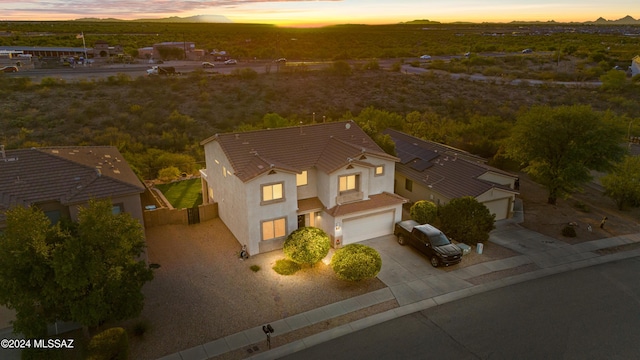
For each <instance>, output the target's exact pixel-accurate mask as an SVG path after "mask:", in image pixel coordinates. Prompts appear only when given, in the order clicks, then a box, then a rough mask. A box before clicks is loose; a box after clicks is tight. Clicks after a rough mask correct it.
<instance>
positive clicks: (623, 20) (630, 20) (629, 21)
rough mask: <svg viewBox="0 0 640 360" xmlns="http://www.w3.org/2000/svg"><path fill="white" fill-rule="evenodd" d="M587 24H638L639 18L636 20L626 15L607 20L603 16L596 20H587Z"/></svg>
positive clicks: (639, 22)
mask: <svg viewBox="0 0 640 360" xmlns="http://www.w3.org/2000/svg"><path fill="white" fill-rule="evenodd" d="M588 24H595V25H640V19H639V20H636V19H634V18H633V17H631V16H629V15H627V16H625V17H623V18H621V19H618V20H607V19H605V18H602V17H600V18H598V20H596V21H591V22H588Z"/></svg>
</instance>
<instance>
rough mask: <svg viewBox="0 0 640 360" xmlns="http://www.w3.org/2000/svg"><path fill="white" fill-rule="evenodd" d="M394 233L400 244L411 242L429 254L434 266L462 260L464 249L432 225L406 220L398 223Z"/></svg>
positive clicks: (453, 263) (456, 262)
mask: <svg viewBox="0 0 640 360" xmlns="http://www.w3.org/2000/svg"><path fill="white" fill-rule="evenodd" d="M394 234H395V235H396V236H397V237H398V243H399V244H400V245H405V244H409V245H411V246H413V247H415V248H416V249H418V251H420V252H421V253H423V254H425V255H427V256H428V257H429V261H430V262H431V265H432V266H433V267H438V266H440V265H444V266H449V265H455V264H458V263H459V262H460V261H462V249H460V247H458V245H455V244H452V243H451V241H450V240H449V238H447V236H446V235H445V234H444V233H443V232H442V231H440V230H438V229H437V228H436V227H434V226H432V225H429V224H424V225H420V224H418V222H416V221H414V220H405V221H401V222H399V223H397V224H396V226H395V230H394Z"/></svg>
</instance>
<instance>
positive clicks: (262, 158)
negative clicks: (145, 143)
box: [201, 121, 398, 182]
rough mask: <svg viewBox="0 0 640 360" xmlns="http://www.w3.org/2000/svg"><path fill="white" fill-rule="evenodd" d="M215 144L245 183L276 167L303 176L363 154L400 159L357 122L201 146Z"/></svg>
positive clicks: (231, 137) (224, 138)
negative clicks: (311, 170) (314, 169)
mask: <svg viewBox="0 0 640 360" xmlns="http://www.w3.org/2000/svg"><path fill="white" fill-rule="evenodd" d="M212 141H217V142H218V143H219V145H220V147H221V148H222V151H223V152H224V154H225V155H226V157H227V159H228V160H229V162H230V163H231V166H232V167H233V170H234V174H235V175H236V176H237V177H238V178H240V180H242V181H243V182H247V181H249V180H251V179H253V178H255V177H256V176H259V175H260V174H263V173H265V172H267V171H269V170H271V169H274V168H275V169H281V170H286V171H291V172H296V173H301V172H302V171H303V170H307V169H310V168H312V167H316V168H318V169H319V170H320V171H323V172H325V173H331V172H333V171H335V170H337V169H339V168H340V167H341V166H344V165H346V164H348V163H349V162H350V161H353V160H355V159H359V158H360V156H361V155H363V154H366V155H372V156H374V157H377V158H385V159H389V160H391V161H396V160H398V159H397V158H396V157H394V156H391V155H388V154H386V153H385V152H384V151H383V150H382V149H381V148H380V147H379V146H378V145H377V144H376V143H375V142H374V141H373V140H372V139H371V138H370V137H369V136H368V135H367V134H366V133H365V132H364V131H363V130H362V129H360V127H358V126H357V125H356V123H354V122H353V121H342V122H333V123H322V124H314V125H306V126H296V127H288V128H277V129H268V130H257V131H249V132H244V133H226V134H217V135H216V136H213V137H211V138H208V139H206V140H204V141H202V143H201V144H202V145H206V144H207V143H209V142H212Z"/></svg>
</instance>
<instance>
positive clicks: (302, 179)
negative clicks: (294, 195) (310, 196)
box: [296, 170, 307, 186]
mask: <svg viewBox="0 0 640 360" xmlns="http://www.w3.org/2000/svg"><path fill="white" fill-rule="evenodd" d="M296 185H297V186H303V185H307V170H305V171H303V172H302V174H296Z"/></svg>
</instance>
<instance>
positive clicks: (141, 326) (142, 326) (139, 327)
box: [133, 320, 150, 337]
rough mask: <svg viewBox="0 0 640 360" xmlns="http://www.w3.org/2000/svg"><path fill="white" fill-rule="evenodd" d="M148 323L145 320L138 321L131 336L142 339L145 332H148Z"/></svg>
mask: <svg viewBox="0 0 640 360" xmlns="http://www.w3.org/2000/svg"><path fill="white" fill-rule="evenodd" d="M149 327H150V325H149V322H148V321H146V320H140V321H138V322H137V323H135V325H133V335H135V336H137V337H143V336H144V334H146V332H147V331H149Z"/></svg>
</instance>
